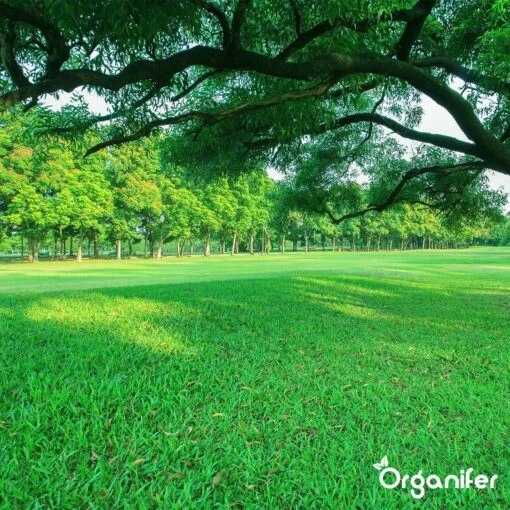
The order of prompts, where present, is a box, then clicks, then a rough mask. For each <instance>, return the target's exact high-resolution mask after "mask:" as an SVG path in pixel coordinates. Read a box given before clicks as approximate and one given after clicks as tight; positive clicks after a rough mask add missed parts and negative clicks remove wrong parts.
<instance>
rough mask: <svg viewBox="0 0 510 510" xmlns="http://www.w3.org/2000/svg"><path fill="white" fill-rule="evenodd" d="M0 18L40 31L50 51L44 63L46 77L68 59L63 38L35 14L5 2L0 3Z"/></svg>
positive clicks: (55, 28) (53, 73) (55, 29)
mask: <svg viewBox="0 0 510 510" xmlns="http://www.w3.org/2000/svg"><path fill="white" fill-rule="evenodd" d="M0 18H6V19H8V20H11V21H16V22H20V23H24V24H27V25H30V26H32V27H33V28H35V29H37V30H40V31H41V33H42V34H43V36H44V38H45V39H46V43H47V46H48V49H49V50H50V51H49V52H48V59H47V61H46V77H50V76H54V75H55V74H56V73H58V71H59V70H60V68H61V67H62V65H63V64H64V62H65V61H66V60H67V59H68V58H69V48H68V46H67V43H66V40H65V38H64V37H63V36H62V34H61V33H60V31H59V30H58V28H57V27H56V26H55V25H53V24H52V23H49V22H48V21H46V20H45V19H43V18H42V17H40V16H38V15H37V14H33V13H32V12H27V11H25V10H23V9H20V8H18V7H13V6H11V5H9V4H6V3H5V2H0Z"/></svg>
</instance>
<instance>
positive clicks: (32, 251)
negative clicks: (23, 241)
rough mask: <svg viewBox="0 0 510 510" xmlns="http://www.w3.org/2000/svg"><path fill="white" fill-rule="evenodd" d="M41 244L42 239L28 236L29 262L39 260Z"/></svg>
mask: <svg viewBox="0 0 510 510" xmlns="http://www.w3.org/2000/svg"><path fill="white" fill-rule="evenodd" d="M40 246H41V241H39V240H37V239H33V238H30V237H29V238H28V250H29V252H28V261H29V262H32V263H33V262H39V248H40Z"/></svg>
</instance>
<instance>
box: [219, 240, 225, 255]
mask: <svg viewBox="0 0 510 510" xmlns="http://www.w3.org/2000/svg"><path fill="white" fill-rule="evenodd" d="M220 253H221V254H222V255H225V238H222V239H221V248H220Z"/></svg>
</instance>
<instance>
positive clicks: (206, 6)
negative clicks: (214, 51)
mask: <svg viewBox="0 0 510 510" xmlns="http://www.w3.org/2000/svg"><path fill="white" fill-rule="evenodd" d="M188 1H189V2H190V3H192V4H194V5H196V6H198V7H200V8H201V9H203V10H205V11H207V12H208V13H209V14H212V15H213V16H214V17H215V18H216V20H217V21H218V23H219V24H220V26H221V30H222V32H223V48H224V49H227V48H229V47H230V44H231V41H232V33H231V31H230V25H229V23H228V19H227V16H226V14H225V13H224V12H223V11H222V10H221V9H220V8H219V7H217V6H216V5H214V4H213V3H211V2H208V1H207V0H188Z"/></svg>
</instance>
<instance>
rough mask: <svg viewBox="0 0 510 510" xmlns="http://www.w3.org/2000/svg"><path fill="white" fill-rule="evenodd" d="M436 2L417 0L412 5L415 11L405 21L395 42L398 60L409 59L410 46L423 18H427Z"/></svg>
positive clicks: (418, 31) (417, 33)
mask: <svg viewBox="0 0 510 510" xmlns="http://www.w3.org/2000/svg"><path fill="white" fill-rule="evenodd" d="M436 3H437V0H418V2H417V3H416V5H415V6H414V7H413V9H412V10H413V11H414V13H415V17H414V18H413V19H411V20H409V21H408V22H407V24H406V27H405V29H404V33H403V34H402V36H401V37H400V39H399V41H398V42H397V46H396V51H397V58H398V59H399V60H403V61H405V62H407V61H408V60H409V55H410V54H411V48H412V47H413V45H414V43H415V42H416V39H418V36H419V35H420V32H421V29H422V28H423V25H424V23H425V20H426V19H427V18H428V16H429V14H430V13H431V11H432V9H433V8H434V6H435V4H436Z"/></svg>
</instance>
